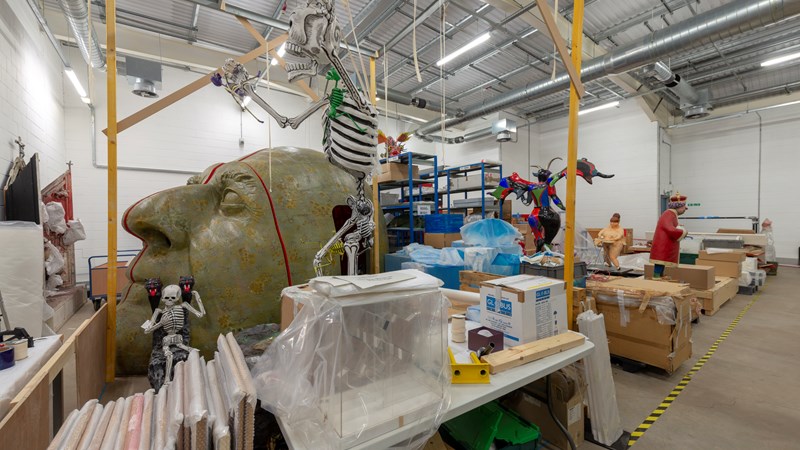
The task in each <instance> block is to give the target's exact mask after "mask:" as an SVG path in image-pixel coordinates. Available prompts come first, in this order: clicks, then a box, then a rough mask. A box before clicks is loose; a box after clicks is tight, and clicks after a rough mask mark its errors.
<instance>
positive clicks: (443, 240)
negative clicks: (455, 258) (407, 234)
mask: <svg viewBox="0 0 800 450" xmlns="http://www.w3.org/2000/svg"><path fill="white" fill-rule="evenodd" d="M458 240H461V233H425V245H430V246H431V247H433V248H445V247H452V245H453V242H455V241H458Z"/></svg>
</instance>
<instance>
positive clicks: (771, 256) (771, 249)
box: [761, 219, 778, 262]
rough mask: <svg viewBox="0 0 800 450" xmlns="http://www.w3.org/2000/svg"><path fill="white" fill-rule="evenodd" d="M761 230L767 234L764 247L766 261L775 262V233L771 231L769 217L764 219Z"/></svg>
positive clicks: (776, 258)
mask: <svg viewBox="0 0 800 450" xmlns="http://www.w3.org/2000/svg"><path fill="white" fill-rule="evenodd" d="M761 232H762V233H764V234H765V235H766V236H767V246H766V247H765V248H764V253H765V254H764V256H765V257H766V258H767V262H775V261H777V260H778V257H777V255H776V254H775V233H774V232H773V231H772V221H771V220H769V219H766V220H764V224H763V225H762V227H761Z"/></svg>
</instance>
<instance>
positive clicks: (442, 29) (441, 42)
mask: <svg viewBox="0 0 800 450" xmlns="http://www.w3.org/2000/svg"><path fill="white" fill-rule="evenodd" d="M439 8H440V9H441V21H440V23H439V59H440V60H441V59H444V57H445V24H446V22H445V13H446V9H447V5H446V4H445V3H444V1H443V0H439ZM439 83H440V84H441V86H442V106H441V118H442V119H441V123H442V126H441V142H442V164H443V165H446V164H447V157H446V155H445V146H446V145H447V144H446V139H445V136H444V122H445V119H446V117H447V116H446V115H445V113H446V106H445V103H446V101H445V99H446V97H445V90H444V84H445V83H444V64H442V65H440V66H439Z"/></svg>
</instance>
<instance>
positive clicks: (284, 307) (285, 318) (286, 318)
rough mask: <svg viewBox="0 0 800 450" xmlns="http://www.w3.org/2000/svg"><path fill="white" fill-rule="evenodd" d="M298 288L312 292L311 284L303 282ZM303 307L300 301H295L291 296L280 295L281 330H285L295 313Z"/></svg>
mask: <svg viewBox="0 0 800 450" xmlns="http://www.w3.org/2000/svg"><path fill="white" fill-rule="evenodd" d="M300 289H301V290H303V291H308V292H312V291H313V289H311V286H309V285H307V284H304V285H302V286H300ZM302 308H303V304H302V303H295V302H294V301H293V300H292V299H291V298H289V297H287V296H285V295H282V296H281V331H283V330H285V329H286V327H288V326H289V324H291V323H292V320H294V316H296V315H297V313H298V312H300V310H301V309H302Z"/></svg>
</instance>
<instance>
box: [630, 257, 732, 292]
mask: <svg viewBox="0 0 800 450" xmlns="http://www.w3.org/2000/svg"><path fill="white" fill-rule="evenodd" d="M698 264H700V263H698ZM654 269H655V266H654V265H653V264H645V265H644V277H645V279H648V280H652V279H653V271H654ZM715 270H716V269H715V268H714V267H713V266H702V265H690V264H678V265H677V266H668V267H665V268H664V277H667V278H668V279H669V280H666V279H665V280H662V281H670V280H672V281H678V282H680V283H685V284H688V285H689V286H691V287H692V288H693V289H699V290H707V289H713V288H714V285H715V284H716V281H715V280H714V277H715V276H716V272H715Z"/></svg>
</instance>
